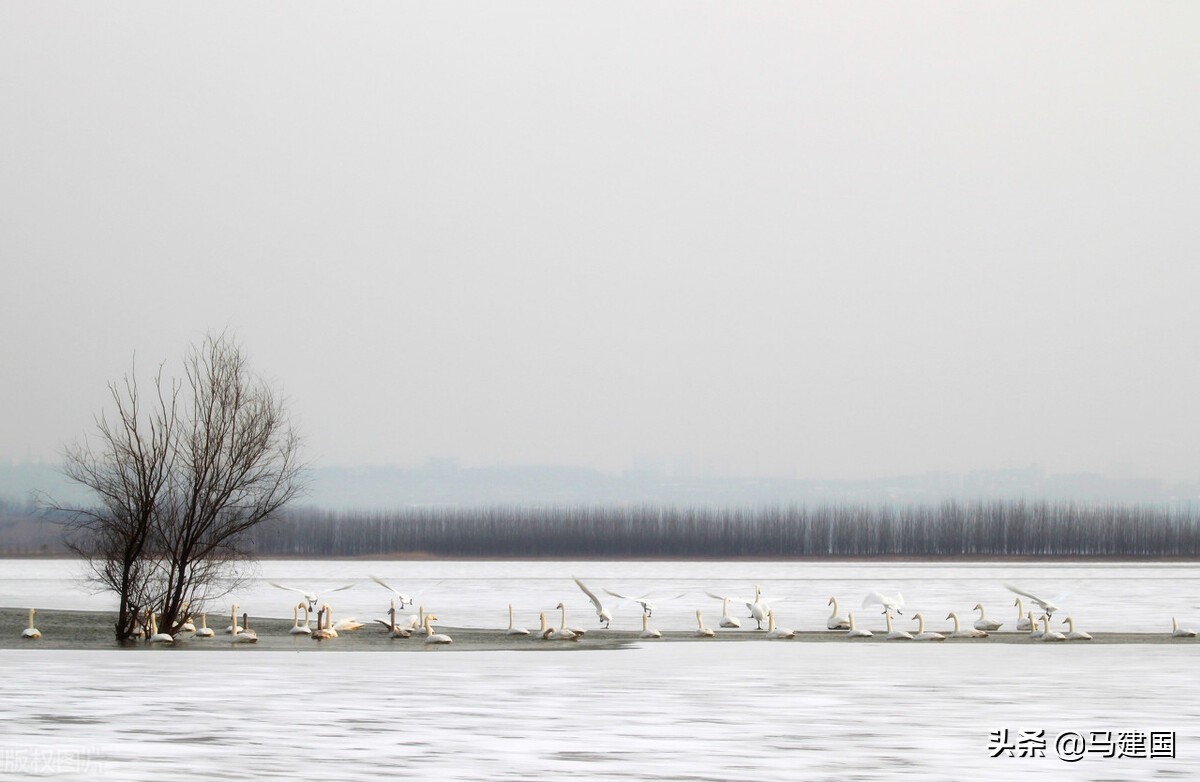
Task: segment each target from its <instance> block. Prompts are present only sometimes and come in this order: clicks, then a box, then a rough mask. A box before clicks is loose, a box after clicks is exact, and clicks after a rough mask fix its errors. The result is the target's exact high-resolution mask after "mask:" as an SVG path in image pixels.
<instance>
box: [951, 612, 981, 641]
mask: <svg viewBox="0 0 1200 782" xmlns="http://www.w3.org/2000/svg"><path fill="white" fill-rule="evenodd" d="M946 618H947V619H953V620H954V629H953V630H952V631H951V632H950V637H951V638H987V635H988V634H987V630H980V629H978V628H975V627H962V626H960V625H959V623H958V614H956V613H954V612H953V611H951V612H950V613H948V614H946Z"/></svg>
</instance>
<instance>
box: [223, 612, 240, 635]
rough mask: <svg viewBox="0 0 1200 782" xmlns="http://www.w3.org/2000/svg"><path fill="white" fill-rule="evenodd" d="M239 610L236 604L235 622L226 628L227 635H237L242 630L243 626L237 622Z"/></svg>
mask: <svg viewBox="0 0 1200 782" xmlns="http://www.w3.org/2000/svg"><path fill="white" fill-rule="evenodd" d="M237 610H238V607H237V606H236V605H235V606H234V607H233V624H231V625H229V627H226V628H225V635H237V634H238V633H240V632H242V626H241V625H240V624H238V623H237Z"/></svg>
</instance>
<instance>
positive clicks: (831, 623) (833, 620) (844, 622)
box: [825, 597, 850, 630]
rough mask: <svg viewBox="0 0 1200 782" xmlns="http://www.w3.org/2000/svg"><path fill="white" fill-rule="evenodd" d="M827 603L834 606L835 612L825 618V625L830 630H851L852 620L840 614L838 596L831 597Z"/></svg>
mask: <svg viewBox="0 0 1200 782" xmlns="http://www.w3.org/2000/svg"><path fill="white" fill-rule="evenodd" d="M825 605H831V606H833V613H832V614H830V615H829V618H828V619H826V620H825V627H826V628H827V629H829V630H849V629H850V621H849V620H848V619H846V617H844V616H838V602H837V598H836V597H831V598H829V602H828V603H826V604H825Z"/></svg>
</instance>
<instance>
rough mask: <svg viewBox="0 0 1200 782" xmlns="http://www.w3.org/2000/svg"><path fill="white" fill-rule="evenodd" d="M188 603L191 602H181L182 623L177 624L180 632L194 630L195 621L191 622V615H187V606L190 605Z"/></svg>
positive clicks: (192, 631)
mask: <svg viewBox="0 0 1200 782" xmlns="http://www.w3.org/2000/svg"><path fill="white" fill-rule="evenodd" d="M190 605H191V603H184V604H183V611H182V614H183V624H181V625H179V632H181V633H194V632H196V625H195V623H193V622H192V617H191V616H189V615H188V606H190Z"/></svg>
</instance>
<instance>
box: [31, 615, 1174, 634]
mask: <svg viewBox="0 0 1200 782" xmlns="http://www.w3.org/2000/svg"><path fill="white" fill-rule="evenodd" d="M31 621H32V620H31ZM1171 637H1172V638H1195V637H1196V631H1195V630H1189V629H1188V628H1186V627H1180V626H1179V620H1178V619H1176V618H1175V617H1171Z"/></svg>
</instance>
